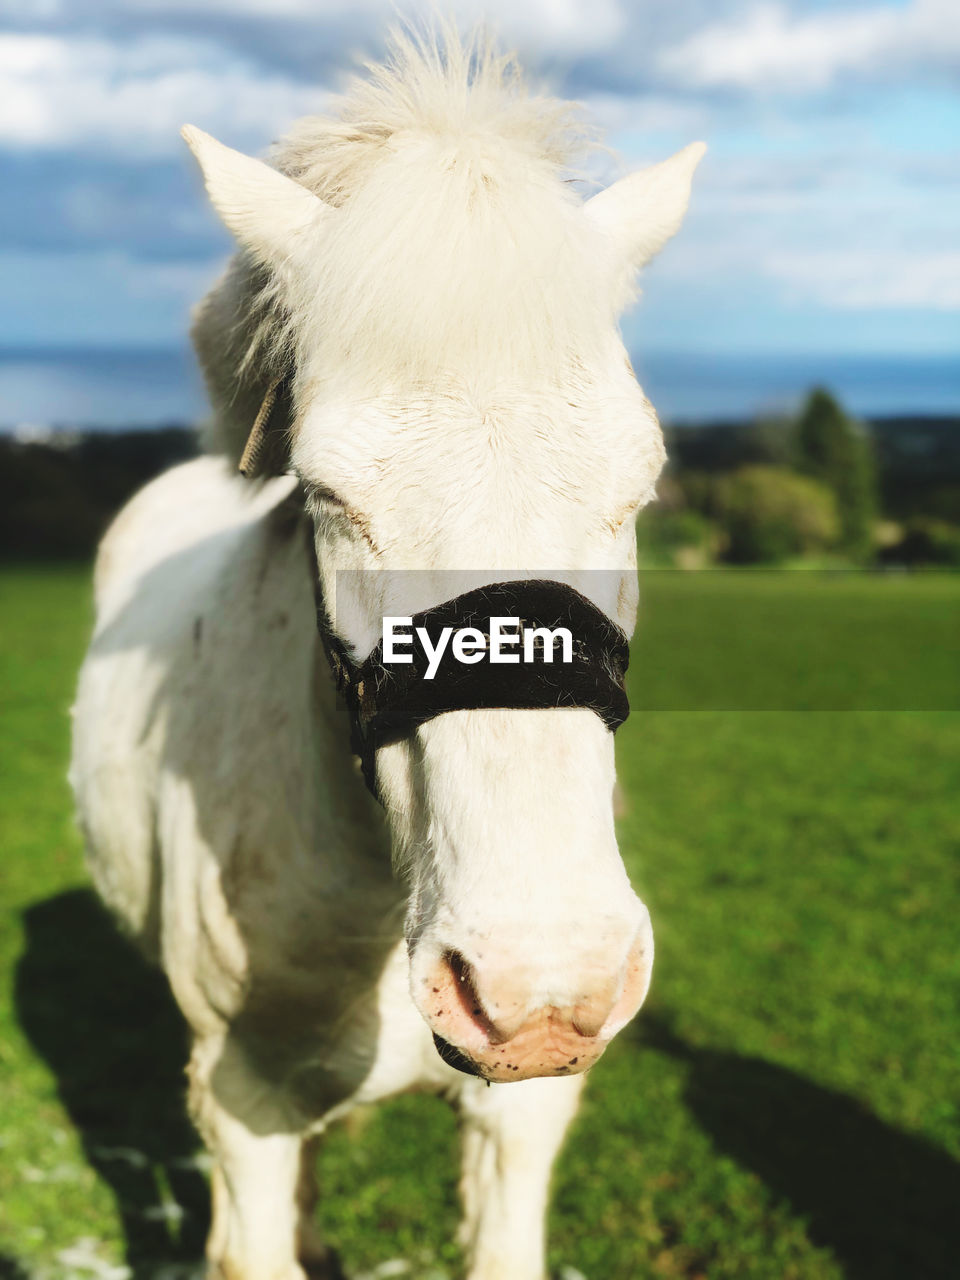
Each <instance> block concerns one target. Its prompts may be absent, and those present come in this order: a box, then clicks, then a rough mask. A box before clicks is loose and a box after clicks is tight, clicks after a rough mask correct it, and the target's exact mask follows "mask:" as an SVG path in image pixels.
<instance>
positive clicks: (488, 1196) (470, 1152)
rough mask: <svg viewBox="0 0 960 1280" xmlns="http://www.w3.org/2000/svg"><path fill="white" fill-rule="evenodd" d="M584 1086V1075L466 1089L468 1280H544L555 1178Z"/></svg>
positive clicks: (470, 1084)
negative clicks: (556, 1162)
mask: <svg viewBox="0 0 960 1280" xmlns="http://www.w3.org/2000/svg"><path fill="white" fill-rule="evenodd" d="M582 1087H583V1076H569V1077H565V1078H561V1079H540V1080H524V1081H519V1082H518V1083H516V1084H495V1085H489V1086H488V1085H487V1084H486V1083H484V1082H483V1081H481V1080H470V1081H467V1082H465V1083H464V1085H463V1086H462V1090H461V1093H460V1111H461V1120H462V1130H463V1167H462V1177H461V1183H460V1190H461V1195H462V1197H463V1208H464V1217H463V1222H462V1224H461V1227H460V1234H459V1239H460V1243H461V1244H462V1245H463V1246H464V1248H465V1250H466V1254H467V1280H545V1277H546V1216H547V1203H548V1198H549V1191H550V1172H551V1169H552V1168H553V1162H554V1159H555V1158H556V1155H557V1152H558V1151H559V1149H560V1145H561V1143H562V1142H563V1138H564V1135H565V1133H566V1131H567V1127H568V1125H569V1124H570V1121H571V1120H572V1119H573V1117H574V1115H575V1113H576V1110H577V1105H578V1103H579V1100H580V1090H581V1089H582Z"/></svg>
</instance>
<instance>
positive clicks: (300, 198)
mask: <svg viewBox="0 0 960 1280" xmlns="http://www.w3.org/2000/svg"><path fill="white" fill-rule="evenodd" d="M180 133H181V135H182V137H183V139H184V141H185V142H186V144H187V146H188V147H189V148H190V150H191V151H192V152H193V154H194V156H195V157H196V159H197V163H198V164H199V165H200V169H201V171H202V172H203V180H204V183H205V184H206V188H207V193H208V195H209V196H210V201H211V203H212V204H213V207H214V208H215V209H216V211H217V213H218V214H219V215H220V217H221V218H222V219H223V222H224V224H225V225H226V227H227V228H228V230H230V231H232V232H233V234H234V235H235V236H236V238H237V240H238V241H239V242H240V244H241V245H243V247H244V248H246V249H249V250H251V252H253V253H254V254H255V255H256V256H257V257H258V258H259V259H260V260H261V261H263V262H265V263H267V264H268V265H279V264H280V263H281V262H283V261H285V260H287V259H288V258H289V257H290V255H291V252H292V251H293V250H294V248H295V245H296V241H297V239H298V238H300V237H302V236H303V234H304V233H305V232H307V231H309V230H311V229H312V228H313V227H315V226H316V225H317V224H318V223H319V221H320V219H321V218H322V217H324V216H325V215H326V214H327V213H329V212H330V207H329V205H326V204H324V203H323V201H322V200H320V199H319V198H318V197H317V196H315V195H313V194H312V192H310V191H308V190H307V189H306V187H302V186H301V185H300V184H299V183H298V182H294V181H293V179H292V178H288V177H286V176H285V175H284V174H282V173H278V172H277V170H276V169H271V168H270V166H269V165H268V164H264V163H263V161H262V160H254V159H252V158H251V157H250V156H245V155H243V154H242V153H241V152H239V151H234V150H232V149H231V148H230V147H225V146H224V145H223V143H222V142H218V141H217V140H216V138H211V136H210V134H209V133H204V132H203V130H202V129H197V128H195V127H194V125H192V124H185V125H184V126H183V128H182V129H181V130H180Z"/></svg>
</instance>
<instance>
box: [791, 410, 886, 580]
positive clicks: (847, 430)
mask: <svg viewBox="0 0 960 1280" xmlns="http://www.w3.org/2000/svg"><path fill="white" fill-rule="evenodd" d="M794 440H795V446H796V457H797V469H798V470H799V471H802V472H804V473H806V474H807V475H809V476H812V477H813V478H814V479H815V480H819V481H820V483H821V484H824V485H826V486H827V488H828V489H830V490H831V491H832V493H833V494H834V496H835V497H836V500H837V511H838V515H839V518H840V528H839V536H838V539H837V542H838V545H839V546H840V547H841V548H842V549H843V550H844V551H846V552H847V553H848V554H850V555H852V556H856V557H857V558H859V559H864V558H866V557H867V556H869V555H870V553H871V551H872V549H873V524H874V520H875V519H876V515H877V466H876V459H875V456H874V449H873V441H872V439H871V438H870V436H869V435H868V434H867V433H866V431H865V430H864V429H863V428H862V427H861V426H859V424H857V423H856V422H854V421H853V420H852V419H851V418H849V417H848V416H847V414H846V413H844V411H843V409H842V408H841V407H840V405H839V404H838V403H837V401H836V400H835V399H834V397H833V396H832V395H831V394H830V393H829V391H825V390H824V389H823V388H822V387H817V388H816V389H815V390H813V391H812V392H811V393H810V395H809V396H808V398H807V402H806V404H805V405H804V407H803V410H802V411H801V413H800V416H799V418H798V419H797V422H796V426H795V429H794Z"/></svg>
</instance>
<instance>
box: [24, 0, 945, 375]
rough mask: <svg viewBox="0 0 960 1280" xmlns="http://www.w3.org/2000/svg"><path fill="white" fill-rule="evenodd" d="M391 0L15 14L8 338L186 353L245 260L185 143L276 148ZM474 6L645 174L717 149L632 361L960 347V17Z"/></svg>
mask: <svg viewBox="0 0 960 1280" xmlns="http://www.w3.org/2000/svg"><path fill="white" fill-rule="evenodd" d="M392 7H393V6H391V5H390V4H387V3H382V2H381V0H0V297H2V305H0V345H6V346H11V345H16V346H31V345H32V346H51V345H69V344H83V345H96V344H103V345H110V344H117V343H122V344H143V345H150V344H152V345H170V344H175V343H178V342H179V341H181V340H182V337H183V333H184V328H185V315H186V311H187V308H188V305H189V304H190V303H191V302H192V301H193V300H194V299H195V298H196V297H198V296H199V294H200V293H201V292H202V289H203V287H204V285H205V283H206V282H208V281H209V280H210V279H211V277H212V275H213V273H214V271H215V270H216V267H217V264H218V263H219V262H221V261H222V259H223V257H224V256H225V254H226V253H227V252H228V250H229V242H228V240H227V237H226V235H225V233H223V232H222V231H221V230H220V229H219V227H218V225H217V223H216V221H215V219H214V217H213V216H212V214H211V213H210V212H209V211H208V209H207V206H206V204H205V202H204V200H203V198H202V196H201V194H200V189H199V183H198V178H197V174H196V172H195V170H194V167H193V164H192V162H191V161H190V160H189V157H188V155H187V154H186V151H185V148H184V146H183V144H182V143H181V141H180V139H179V136H178V130H179V128H180V125H181V124H182V123H183V122H184V121H192V122H193V123H196V124H198V125H200V126H202V127H203V128H205V129H207V130H208V131H210V132H212V133H214V134H216V135H217V136H218V137H220V138H221V139H223V140H224V141H225V142H228V143H229V144H231V145H233V146H236V147H240V148H243V149H245V150H248V151H254V152H255V151H258V150H260V149H261V148H263V147H264V146H265V145H266V144H267V143H268V142H269V141H270V140H271V139H272V138H274V137H275V136H277V134H278V133H279V132H281V131H282V130H283V129H284V127H285V126H286V125H287V124H288V123H289V122H290V121H291V120H292V119H293V118H294V117H295V116H297V115H299V114H303V113H304V112H309V111H310V110H313V109H316V108H322V107H323V106H324V103H325V101H326V100H327V97H328V95H329V94H330V92H331V91H332V90H335V89H336V88H337V86H338V84H339V83H340V82H341V77H342V74H343V70H344V68H347V69H349V68H350V66H351V63H352V60H353V59H354V57H355V56H356V55H357V54H363V53H376V52H377V51H378V49H379V47H380V42H381V40H382V35H383V31H384V28H385V25H386V23H387V22H388V21H389V16H390V12H391V9H392ZM397 7H398V8H400V9H401V10H403V11H408V10H410V9H415V8H416V6H415V5H411V4H406V3H403V2H402V0H401V3H400V4H399V5H397ZM452 8H453V9H454V10H455V11H457V12H458V13H460V14H461V15H462V16H463V17H464V19H465V20H466V21H470V20H471V19H473V18H475V17H477V16H479V15H480V14H481V13H482V14H484V15H485V16H486V17H487V18H489V19H490V20H492V22H493V23H494V24H495V25H496V26H497V27H498V28H499V30H500V31H501V32H502V33H503V35H504V37H505V38H506V39H507V40H509V42H510V43H512V44H515V45H516V46H518V47H519V48H520V50H521V52H522V53H523V54H524V56H525V60H526V61H527V63H528V64H529V65H532V66H533V68H534V69H535V71H536V72H537V73H538V74H539V75H541V76H544V77H546V79H547V80H548V82H550V83H551V84H552V85H553V87H554V88H555V89H556V90H557V91H559V92H560V93H562V94H563V95H565V96H569V97H575V98H577V99H579V100H580V101H582V102H583V103H584V104H585V105H586V107H587V108H588V110H589V111H590V112H591V113H592V115H593V116H594V118H595V119H596V120H598V121H599V122H600V123H601V124H602V125H603V126H604V128H605V129H606V131H607V136H608V140H609V141H610V143H611V144H612V145H613V146H614V147H615V148H616V149H617V151H618V152H619V153H620V154H621V155H622V157H623V162H624V166H625V168H630V167H634V166H638V165H643V164H646V163H649V162H651V161H653V160H657V159H660V158H663V157H664V156H666V155H668V154H670V153H671V152H672V151H674V150H676V149H677V148H678V147H680V146H682V145H684V144H685V143H687V142H689V141H691V140H693V139H695V138H704V139H706V140H707V142H708V143H709V144H710V152H709V154H708V157H707V159H706V160H705V161H704V164H703V166H702V167H701V171H700V174H699V175H698V181H697V187H696V190H695V196H694V202H693V206H692V208H691V212H690V215H689V219H688V222H687V224H686V226H685V228H684V230H683V232H682V233H681V235H680V236H679V237H678V239H677V240H676V241H674V242H673V244H671V245H670V246H669V247H668V249H667V250H666V251H665V253H664V254H663V256H662V258H661V259H660V260H659V261H658V262H657V263H655V264H654V265H653V266H652V267H651V268H650V269H649V271H648V273H647V275H646V279H645V281H644V301H643V302H642V303H641V306H640V308H639V309H638V310H637V312H636V313H635V314H634V315H633V316H632V317H631V318H630V319H629V320H628V322H627V336H628V339H629V341H630V343H631V345H634V346H638V345H640V344H647V345H649V346H652V347H655V348H657V349H662V350H667V351H669V350H681V351H683V350H686V351H690V350H698V351H704V352H715V353H724V352H732V351H735V352H739V353H741V354H742V353H744V352H752V351H758V352H803V351H807V352H820V351H824V352H826V351H833V352H843V353H850V354H853V353H886V352H899V353H905V354H928V353H929V354H937V353H946V352H948V351H950V350H953V349H956V346H957V342H958V339H960V21H958V13H957V7H956V0H783V2H780V0H634V2H632V3H628V2H627V0H589V2H588V3H580V2H579V0H522V2H521V3H517V0H488V2H487V3H486V4H483V5H481V4H477V3H472V2H471V0H462V2H461V3H454V4H453V6H452Z"/></svg>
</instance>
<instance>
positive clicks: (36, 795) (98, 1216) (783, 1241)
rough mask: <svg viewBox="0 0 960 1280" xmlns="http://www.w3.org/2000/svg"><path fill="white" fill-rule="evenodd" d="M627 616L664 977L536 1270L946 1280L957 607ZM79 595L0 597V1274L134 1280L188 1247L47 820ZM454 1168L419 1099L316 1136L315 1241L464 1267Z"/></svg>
mask: <svg viewBox="0 0 960 1280" xmlns="http://www.w3.org/2000/svg"><path fill="white" fill-rule="evenodd" d="M644 594H645V613H644V622H643V626H642V630H641V636H640V639H639V641H638V642H637V644H636V645H635V647H634V657H633V664H632V669H631V680H632V700H633V705H634V714H633V716H632V717H631V719H630V720H629V721H628V722H627V724H626V725H625V726H624V728H623V730H621V734H620V740H619V744H618V753H619V760H620V772H621V777H622V781H623V783H624V785H625V789H626V791H627V793H628V795H629V797H630V809H629V812H628V814H627V815H626V817H625V818H624V819H623V820H622V822H621V843H622V847H623V850H624V855H625V858H626V860H627V863H628V866H629V868H630V871H631V874H632V875H633V877H634V879H635V882H636V883H637V885H638V887H639V888H640V889H641V891H642V892H643V894H644V896H645V897H646V899H647V900H648V902H649V904H650V907H651V911H652V913H653V919H654V928H655V932H656V938H657V964H656V972H655V977H654V985H653V990H652V993H651V996H650V998H649V1001H648V1003H647V1005H646V1006H645V1008H644V1010H643V1012H642V1013H641V1014H640V1016H639V1017H638V1019H637V1021H636V1022H635V1023H634V1024H633V1026H632V1027H631V1028H629V1029H628V1030H627V1031H626V1032H624V1033H623V1034H622V1035H621V1037H620V1038H619V1039H618V1040H617V1041H616V1042H615V1043H614V1045H613V1046H612V1047H611V1049H610V1050H609V1052H608V1053H607V1055H606V1057H605V1058H604V1060H603V1062H602V1063H601V1064H600V1066H599V1067H598V1068H597V1069H596V1070H595V1071H594V1072H593V1073H592V1076H591V1079H590V1083H589V1088H588V1091H587V1095H586V1100H585V1103H584V1106H583V1110H582V1112H581V1116H580V1118H579V1120H578V1122H577V1125H576V1128H575V1131H574V1133H573V1135H572V1138H571V1141H570V1143H569V1145H568V1147H567V1149H566V1152H565V1155H564V1157H563V1159H562V1161H561V1163H560V1166H559V1168H558V1173H557V1178H556V1189H555V1197H554V1209H553V1214H552V1223H551V1246H552V1259H553V1263H554V1265H555V1266H556V1267H560V1266H562V1265H567V1266H575V1267H577V1268H579V1269H580V1270H582V1271H583V1273H584V1274H585V1275H586V1276H588V1277H589V1278H590V1280H643V1278H644V1277H659V1276H684V1277H709V1278H710V1280H715V1278H722V1277H731V1278H733V1277H737V1278H738V1280H739V1278H741V1277H742V1278H745V1280H749V1278H753V1277H757V1278H758V1280H759V1278H763V1280H780V1278H782V1277H797V1278H800V1277H803V1278H806V1277H811V1278H813V1277H816V1278H818V1280H820V1278H823V1280H837V1278H839V1277H844V1276H846V1277H851V1278H852V1280H868V1277H869V1280H894V1277H896V1280H918V1278H923V1277H943V1278H946V1277H948V1276H953V1275H956V1274H957V1271H956V1268H957V1262H956V1259H957V1257H958V1254H960V1228H958V1225H957V1217H958V1215H957V1213H956V1211H955V1210H956V1204H957V1200H958V1193H960V1165H958V1158H960V1114H958V1105H957V1103H958V1099H960V1056H958V1044H960V1025H958V1023H960V1017H958V1010H957V995H958V991H960V961H958V948H957V927H956V918H957V901H958V897H957V884H956V880H957V876H958V865H960V860H958V858H957V853H958V846H960V813H958V806H957V804H956V776H957V775H956V760H957V758H958V754H960V717H958V716H957V715H956V712H955V708H956V707H957V705H958V702H957V673H958V662H957V643H958V630H960V628H958V608H960V604H958V602H960V581H958V580H957V579H948V578H942V577H910V578H891V579H888V578H876V577H867V576H856V575H819V574H815V575H808V574H758V575H753V574H750V575H744V574H712V573H711V574H699V575H687V576H684V575H678V574H672V573H652V574H649V575H647V576H646V578H645V586H644ZM87 601H88V584H87V581H86V575H85V574H84V573H83V572H81V571H78V570H76V569H63V570H55V569H50V570H47V571H43V570H38V569H31V570H26V569H25V570H4V571H3V573H2V574H0V613H2V618H3V624H2V635H0V663H2V668H0V675H2V682H0V691H2V699H3V705H2V726H3V728H2V734H0V786H2V790H3V795H2V820H3V833H2V851H3V856H2V860H0V974H2V979H0V1277H15V1276H20V1275H32V1274H36V1275H46V1276H50V1277H61V1276H66V1275H78V1276H82V1275H88V1274H93V1271H92V1270H91V1269H89V1268H88V1269H87V1270H84V1269H83V1267H81V1266H80V1265H79V1264H77V1263H73V1264H71V1263H70V1261H69V1259H70V1257H71V1256H72V1255H71V1254H69V1253H68V1254H67V1255H66V1256H65V1257H64V1256H61V1255H63V1251H64V1250H70V1249H71V1248H77V1247H78V1246H77V1241H78V1240H80V1241H82V1240H84V1239H87V1240H89V1241H92V1242H93V1243H86V1244H82V1245H81V1246H79V1248H80V1249H81V1253H83V1252H84V1251H86V1253H87V1254H93V1255H95V1256H97V1257H99V1258H102V1259H103V1260H104V1262H113V1263H120V1262H123V1261H124V1260H126V1261H127V1262H128V1263H129V1264H130V1265H131V1266H132V1267H133V1269H134V1272H135V1274H137V1275H143V1276H146V1275H154V1276H156V1275H159V1274H160V1271H161V1268H162V1266H163V1265H166V1266H168V1267H169V1266H172V1265H174V1264H177V1263H178V1262H180V1263H185V1262H189V1261H190V1260H195V1259H196V1258H197V1257H198V1256H199V1250H200V1247H201V1240H202V1236H203V1231H204V1226H205V1221H204V1212H205V1210H204V1202H205V1190H204V1185H203V1178H202V1175H201V1173H200V1172H199V1171H198V1170H197V1168H196V1166H195V1162H194V1160H193V1152H194V1151H195V1142H194V1140H193V1137H192V1134H191V1132H190V1130H189V1127H188V1126H187V1125H186V1123H185V1122H184V1120H183V1118H182V1116H183V1113H182V1105H181V1104H182V1092H183V1089H182V1076H181V1067H182V1062H183V1057H184V1054H185V1039H184V1036H183V1031H182V1028H181V1026H180V1022H179V1019H178V1017H177V1014H176V1011H175V1010H174V1009H173V1008H172V1007H171V1004H170V1002H169V999H168V997H167V996H166V994H165V991H164V987H163V984H162V982H161V981H159V980H158V979H157V977H156V975H153V974H150V973H149V972H148V971H146V970H145V969H144V967H143V966H142V965H141V964H140V963H139V962H138V961H137V960H136V958H135V957H134V956H133V955H132V953H131V951H130V949H129V948H128V947H127V945H126V944H125V943H124V942H123V941H122V940H121V939H120V938H119V937H118V936H117V935H116V934H115V933H114V932H113V931H112V930H111V929H110V927H109V925H108V923H107V922H106V920H105V919H104V917H103V916H102V914H101V912H100V910H99V908H98V907H97V906H96V904H95V902H94V900H93V898H92V896H91V895H90V894H89V892H88V891H87V890H86V888H85V881H84V876H83V870H82V863H81V859H80V851H79V844H78V841H77V838H76V835H75V834H74V832H73V830H72V826H71V821H70V803H69V798H68V793H67V788H66V785H65V782H64V773H65V766H66V751H67V746H66V744H67V733H68V720H67V708H68V706H69V701H70V697H71V691H72V684H73V679H74V674H75V669H76V666H77V663H78V660H79V657H80V654H81V651H82V648H83V644H84V640H85V635H86V630H87V627H88V623H89V606H88V603H87ZM797 706H799V707H811V708H827V709H822V710H809V711H804V712H800V711H791V710H787V709H784V708H789V707H797ZM938 707H942V708H951V710H937V709H936V708H938ZM697 708H699V709H697ZM738 708H739V709H738ZM748 708H766V709H762V710H752V709H748ZM835 708H851V709H846V710H837V709H835ZM897 708H906V709H897ZM455 1152H456V1132H455V1126H454V1123H453V1119H452V1117H451V1116H450V1114H449V1113H448V1111H447V1110H446V1108H445V1107H444V1106H443V1105H442V1104H441V1103H439V1102H437V1101H436V1100H432V1099H428V1098H405V1099H400V1100H398V1101H396V1102H395V1103H392V1104H390V1105H389V1106H385V1107H382V1108H380V1109H378V1110H376V1111H373V1112H371V1113H367V1114H364V1115H362V1116H358V1117H357V1118H356V1119H355V1120H354V1121H353V1122H351V1123H350V1124H348V1125H346V1126H344V1127H342V1128H341V1129H339V1130H336V1131H335V1132H334V1133H332V1134H331V1135H330V1137H329V1139H328V1141H327V1143H326V1145H325V1148H324V1151H323V1153H322V1155H321V1157H320V1174H321V1181H322V1187H323V1193H324V1199H323V1204H322V1208H321V1218H322V1221H323V1223H324V1225H325V1227H326V1229H327V1231H328V1233H329V1235H330V1237H331V1238H332V1240H333V1241H334V1243H336V1244H337V1245H338V1246H339V1248H340V1249H341V1251H342V1253H343V1255H344V1257H345V1259H346V1261H347V1264H348V1265H349V1266H350V1267H351V1268H362V1267H370V1266H373V1265H374V1264H376V1263H377V1262H379V1261H382V1260H385V1259H388V1258H391V1257H396V1256H404V1257H407V1258H411V1259H423V1260H424V1261H423V1268H424V1270H423V1272H422V1274H424V1275H425V1274H427V1271H428V1270H429V1268H430V1267H436V1266H439V1267H440V1268H441V1270H442V1273H443V1274H447V1275H451V1276H452V1275H455V1274H456V1267H457V1261H458V1259H457V1253H456V1250H455V1249H454V1248H453V1246H452V1245H451V1243H450V1241H451V1239H452V1235H453V1230H454V1227H455V1223H456V1213H457V1210H456V1185H455V1183H456V1155H455ZM178 1205H179V1206H181V1207H182V1208H183V1210H185V1212H184V1213H183V1214H178V1213H177V1206H178ZM164 1206H166V1208H165V1207H164ZM4 1259H6V1260H4ZM92 1265H93V1264H91V1266H92ZM166 1274H174V1272H170V1271H168V1272H167V1273H166Z"/></svg>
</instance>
